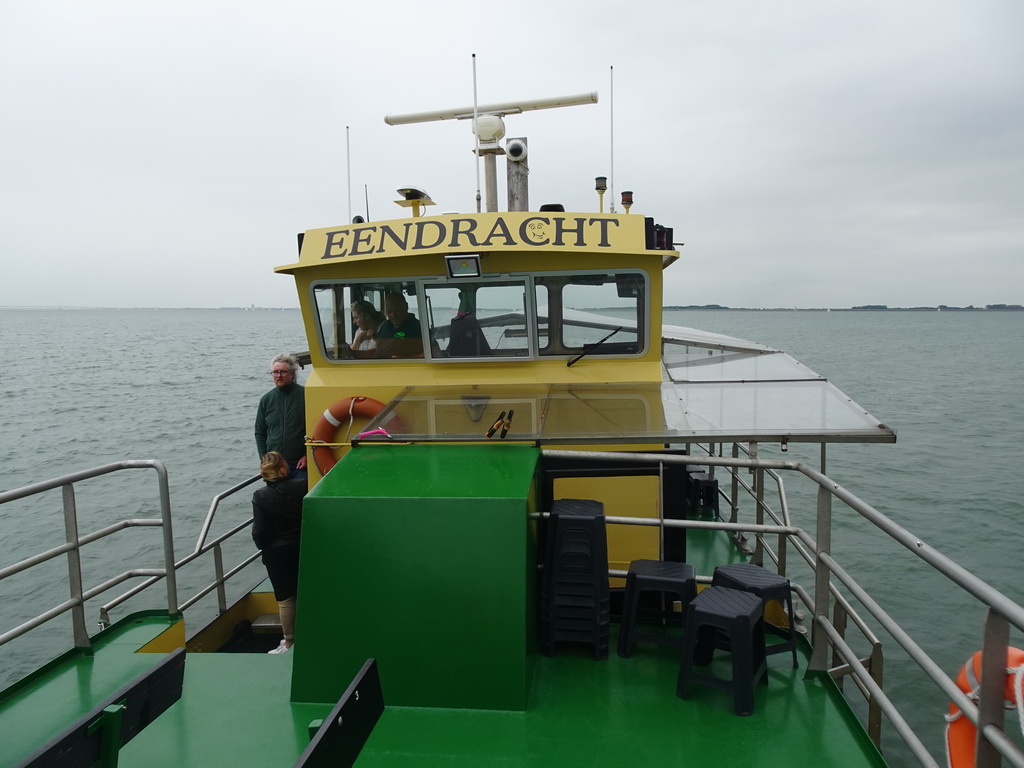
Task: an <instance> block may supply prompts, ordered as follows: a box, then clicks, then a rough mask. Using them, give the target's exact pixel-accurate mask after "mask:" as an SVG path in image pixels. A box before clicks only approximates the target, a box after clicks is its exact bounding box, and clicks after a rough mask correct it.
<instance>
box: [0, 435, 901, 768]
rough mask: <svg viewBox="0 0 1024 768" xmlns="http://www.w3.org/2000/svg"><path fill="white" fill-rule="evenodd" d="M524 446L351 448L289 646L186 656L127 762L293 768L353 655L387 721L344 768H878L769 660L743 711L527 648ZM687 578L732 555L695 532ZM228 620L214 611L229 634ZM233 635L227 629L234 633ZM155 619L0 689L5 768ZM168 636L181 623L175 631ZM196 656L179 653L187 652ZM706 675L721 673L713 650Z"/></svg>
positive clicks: (703, 695) (123, 670) (533, 481)
mask: <svg viewBox="0 0 1024 768" xmlns="http://www.w3.org/2000/svg"><path fill="white" fill-rule="evenodd" d="M537 486H538V482H537V452H536V450H535V449H533V448H531V447H529V446H515V445H509V446H486V447H480V446H415V445H412V446H399V445H381V446H373V447H370V448H367V449H360V450H357V451H353V452H351V453H350V454H349V455H348V456H346V457H345V459H344V460H343V461H342V462H341V463H339V465H338V467H337V468H336V469H335V470H334V471H332V472H331V473H330V475H328V477H327V478H326V479H325V480H324V481H322V482H321V483H320V484H319V485H318V486H317V487H316V488H315V489H314V490H313V491H312V492H311V493H310V494H309V496H307V502H306V504H305V508H304V514H303V519H304V522H303V541H302V564H301V567H300V582H299V595H298V606H299V607H298V627H297V631H296V637H297V643H296V645H295V648H294V650H293V651H292V652H290V653H288V654H285V655H283V656H270V655H267V654H266V653H189V654H188V656H187V660H186V662H185V678H184V691H183V694H182V698H181V699H180V700H179V701H178V702H176V703H174V704H173V705H172V706H171V707H170V709H168V710H167V711H166V712H165V713H164V714H163V715H161V716H160V717H159V718H158V719H157V720H156V721H155V722H154V723H152V724H151V725H150V726H149V727H148V728H146V729H145V730H144V731H143V732H142V733H141V734H140V735H139V736H137V737H136V738H135V739H134V740H133V741H132V742H130V743H129V744H128V745H126V746H125V747H124V749H123V750H122V751H121V755H120V763H119V764H120V766H122V768H132V767H133V766H139V767H140V768H142V767H145V768H160V767H161V766H167V767H168V768H171V767H172V766H173V768H179V766H217V767H218V768H235V767H236V766H237V767H239V768H241V767H242V766H245V767H246V768H248V767H249V766H267V767H268V768H269V767H271V766H289V765H292V764H294V762H295V760H296V759H297V758H298V756H299V755H300V754H301V752H302V751H303V749H304V748H305V746H306V744H308V741H309V730H308V727H309V724H310V723H311V722H312V721H314V720H317V719H320V718H323V717H325V716H326V715H327V714H328V712H329V711H330V709H331V707H332V705H333V704H334V703H335V701H336V700H337V699H338V697H340V695H341V694H342V692H343V691H344V689H345V687H346V685H347V683H348V681H349V680H350V679H351V677H352V676H353V675H354V674H355V672H356V671H357V670H358V668H359V667H360V666H361V664H362V662H363V661H365V659H366V658H367V657H368V656H374V657H375V658H377V660H378V664H379V670H380V677H381V684H382V688H383V693H384V701H385V704H386V705H387V708H386V710H385V712H384V714H383V716H382V717H381V719H380V721H379V722H378V724H377V726H376V729H375V730H374V732H373V734H372V735H371V737H370V740H369V741H368V742H367V744H366V747H365V748H364V750H363V753H362V755H361V756H360V758H359V763H358V765H359V766H360V767H361V768H373V767H374V766H399V767H400V766H431V767H432V768H437V767H444V766H452V767H453V768H456V767H458V768H461V767H463V766H465V767H466V768H469V767H470V766H472V767H473V768H476V767H477V766H482V765H487V766H490V765H501V766H532V767H534V768H541V767H545V766H552V767H553V768H555V767H557V768H562V767H563V766H566V765H585V766H588V768H594V767H600V766H608V767H609V768H612V767H613V766H614V768H622V766H628V765H652V766H682V765H736V764H748V765H758V766H769V767H770V766H786V768H789V766H793V765H829V766H840V767H841V768H862V767H864V766H880V765H884V763H883V762H882V761H881V758H880V757H879V756H878V753H877V751H876V750H875V749H874V747H873V746H872V745H871V744H870V742H869V741H868V739H867V737H866V735H865V734H864V731H863V730H862V728H861V727H860V725H859V724H858V723H857V722H856V720H855V719H854V717H853V715H852V714H851V713H850V711H849V709H848V707H847V705H846V703H845V701H844V700H843V699H842V697H841V696H840V695H839V694H838V692H837V691H836V689H835V687H834V685H833V683H832V682H831V680H830V679H829V678H827V677H814V678H811V679H808V680H805V679H804V670H805V669H806V666H807V659H806V657H804V658H803V659H802V661H801V668H800V669H798V670H793V669H792V668H791V667H790V664H789V659H790V657H789V655H788V654H782V655H773V656H770V657H769V675H768V684H767V685H764V686H760V687H759V688H758V691H757V696H756V711H755V713H754V714H753V715H752V716H750V717H737V716H736V715H734V714H733V704H732V699H731V695H730V694H728V693H726V692H723V691H720V690H718V689H715V688H709V687H705V686H701V685H698V684H694V685H693V686H692V689H691V696H692V698H690V699H689V700H686V701H683V700H681V699H679V698H678V697H677V696H676V695H675V689H676V677H677V674H678V668H679V651H678V649H677V648H674V647H671V646H666V645H657V644H641V645H639V646H638V647H637V650H636V652H635V653H634V655H633V657H632V658H629V659H622V658H620V657H619V656H617V655H616V653H615V642H616V639H617V625H616V624H615V623H614V621H613V624H612V627H611V638H610V640H611V643H610V646H611V649H612V650H611V654H610V657H609V658H608V659H606V660H602V661H596V660H594V658H593V654H592V649H590V648H588V647H586V646H578V645H571V644H559V645H557V646H556V654H555V656H554V657H552V658H546V657H544V656H542V655H541V654H540V653H539V652H538V643H537V634H538V629H537V624H538V620H537V616H538V613H539V606H538V598H537V593H538V591H539V590H538V586H537V577H536V573H537V567H536V563H537V554H536V548H537V544H536V530H535V528H536V524H535V521H534V519H533V518H532V516H531V515H532V513H533V512H534V511H535V510H536V508H537V504H538V501H537ZM687 552H688V554H687V558H688V560H689V561H690V562H691V564H693V565H694V566H695V567H696V569H697V572H698V575H699V576H708V575H709V574H710V573H711V571H712V570H713V568H714V566H715V565H716V564H719V563H722V562H728V561H731V560H734V559H736V558H737V557H738V555H737V554H736V552H735V550H734V549H732V548H731V547H730V546H729V545H728V543H727V540H726V537H724V536H722V535H720V534H716V533H714V532H711V531H699V532H693V531H691V532H690V535H689V536H688V539H687ZM228 619H230V615H229V614H226V615H225V620H228ZM231 621H234V619H231ZM168 624H169V620H168V618H167V617H166V616H163V617H160V616H156V615H153V614H152V613H150V614H146V615H144V616H141V617H139V618H137V619H136V618H132V619H129V620H125V621H122V622H119V623H118V624H116V625H114V627H111V628H110V629H109V630H107V631H105V632H104V633H102V634H101V635H100V636H98V637H97V639H96V643H95V649H94V650H95V652H94V653H93V654H92V655H84V654H80V653H70V654H66V655H65V656H64V657H62V658H61V659H60V660H59V661H58V662H57V663H55V664H53V665H50V666H49V667H48V668H45V669H44V670H41V671H40V672H38V673H36V674H35V675H34V676H33V677H32V678H30V679H28V680H27V681H23V683H21V684H19V685H16V686H14V687H12V688H11V689H9V690H8V691H6V692H4V693H2V694H0V766H4V767H6V766H9V765H13V764H16V763H17V762H18V761H19V760H21V759H23V758H24V757H25V756H27V755H28V754H30V753H31V752H32V751H34V750H35V749H37V748H38V747H39V746H41V745H42V744H44V743H45V742H47V741H48V740H50V739H51V738H53V737H54V736H56V735H57V734H58V733H60V732H61V731H62V730H64V729H65V728H66V727H68V726H69V725H71V724H72V723H73V722H75V721H76V720H78V719H80V718H82V717H83V716H84V715H85V714H87V713H89V712H90V711H92V710H93V709H94V708H95V707H96V706H97V705H98V704H99V703H101V702H103V701H104V700H105V699H107V698H109V697H110V696H111V695H112V694H113V693H114V692H116V691H117V690H118V689H120V688H122V687H123V686H124V685H126V684H127V683H129V682H130V681H132V680H133V679H134V678H136V677H137V676H139V675H140V674H142V673H143V672H145V671H147V670H149V669H151V668H153V667H154V666H156V665H157V664H158V663H159V662H160V661H161V659H162V658H163V656H162V655H161V654H156V653H138V652H137V651H138V649H139V648H141V647H143V646H144V645H145V644H146V643H147V642H148V641H149V640H150V639H151V638H152V637H154V636H156V635H158V634H160V633H161V632H162V631H163V630H165V629H166V628H167V626H168ZM176 629H180V628H176ZM193 647H194V646H193ZM715 665H716V672H719V673H720V674H721V675H722V676H728V675H729V661H728V655H727V654H723V653H719V654H718V657H717V658H716V660H715Z"/></svg>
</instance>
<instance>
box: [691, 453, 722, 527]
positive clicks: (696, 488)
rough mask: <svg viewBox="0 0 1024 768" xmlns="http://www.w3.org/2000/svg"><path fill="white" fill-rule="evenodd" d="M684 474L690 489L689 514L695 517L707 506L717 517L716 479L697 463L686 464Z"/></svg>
mask: <svg viewBox="0 0 1024 768" xmlns="http://www.w3.org/2000/svg"><path fill="white" fill-rule="evenodd" d="M686 475H687V482H688V484H689V489H690V494H689V500H688V504H689V507H690V515H691V516H692V517H697V516H698V515H700V513H701V512H702V511H703V509H704V507H709V508H710V509H711V510H713V511H714V513H715V517H718V516H719V508H718V480H716V479H715V478H713V477H712V476H711V474H710V473H708V472H706V471H704V468H703V467H701V466H700V465H698V464H687V465H686Z"/></svg>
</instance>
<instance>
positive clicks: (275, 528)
mask: <svg viewBox="0 0 1024 768" xmlns="http://www.w3.org/2000/svg"><path fill="white" fill-rule="evenodd" d="M288 473H289V470H288V461H287V460H286V459H285V458H284V456H282V455H281V454H280V453H278V452H277V451H271V452H270V453H268V454H266V455H265V456H264V457H263V461H262V462H261V463H260V476H261V477H262V478H263V479H264V480H265V481H266V485H265V486H264V487H263V488H260V489H259V490H257V491H256V492H255V493H254V494H253V495H252V540H253V541H254V542H255V543H256V546H257V547H258V548H259V549H260V550H261V551H262V553H263V564H264V565H265V566H266V568H267V575H268V576H269V577H270V583H271V584H272V585H273V587H274V597H275V598H276V599H277V607H278V611H279V612H280V615H281V632H282V634H283V635H284V638H283V639H282V640H281V643H280V644H279V645H278V646H277V648H275V649H274V650H272V651H269V653H275V654H276V653H285V652H286V651H287V650H288V649H289V648H291V647H292V645H294V644H295V595H296V593H297V592H298V584H299V532H300V530H301V528H302V498H303V496H305V495H306V481H305V480H304V479H298V478H289V476H288Z"/></svg>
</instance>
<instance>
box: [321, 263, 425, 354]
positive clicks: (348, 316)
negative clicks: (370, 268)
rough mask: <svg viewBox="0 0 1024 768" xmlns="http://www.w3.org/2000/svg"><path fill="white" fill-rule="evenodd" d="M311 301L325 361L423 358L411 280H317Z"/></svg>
mask: <svg viewBox="0 0 1024 768" xmlns="http://www.w3.org/2000/svg"><path fill="white" fill-rule="evenodd" d="M313 303H314V304H315V306H316V316H317V320H318V327H319V335H320V345H321V349H322V351H323V353H324V356H325V357H326V358H327V359H328V360H354V361H357V360H371V359H395V358H416V357H423V356H424V346H423V332H422V324H421V322H420V315H419V302H418V301H417V296H416V284H415V282H413V281H397V280H396V281H372V282H363V283H334V282H323V283H315V284H314V285H313Z"/></svg>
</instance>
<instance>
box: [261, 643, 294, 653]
mask: <svg viewBox="0 0 1024 768" xmlns="http://www.w3.org/2000/svg"><path fill="white" fill-rule="evenodd" d="M290 650H291V648H289V647H288V646H287V645H285V643H284V640H282V641H281V644H280V645H279V646H277V648H275V649H274V650H272V651H267V653H273V654H277V653H288V651H290Z"/></svg>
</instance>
